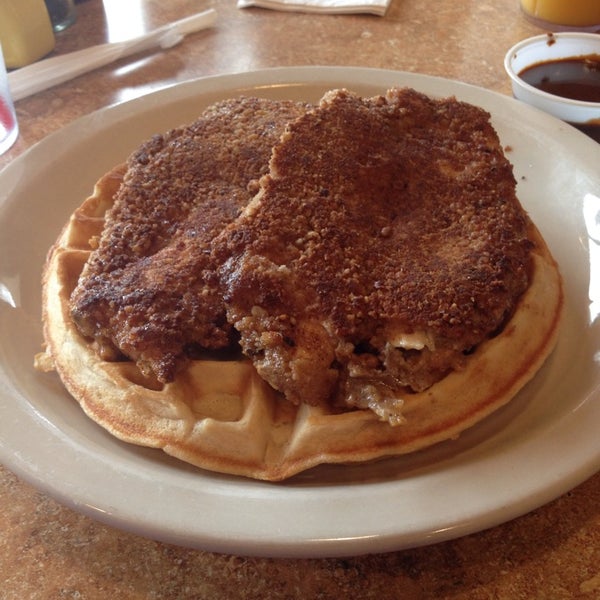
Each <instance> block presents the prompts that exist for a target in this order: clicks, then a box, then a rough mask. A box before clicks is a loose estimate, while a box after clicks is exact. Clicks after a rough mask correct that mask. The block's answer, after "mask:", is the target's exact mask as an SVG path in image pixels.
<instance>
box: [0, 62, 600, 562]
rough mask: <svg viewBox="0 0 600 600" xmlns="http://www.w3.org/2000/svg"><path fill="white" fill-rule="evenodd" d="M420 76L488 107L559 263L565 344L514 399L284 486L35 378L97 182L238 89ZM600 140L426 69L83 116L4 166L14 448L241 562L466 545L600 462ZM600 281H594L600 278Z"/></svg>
mask: <svg viewBox="0 0 600 600" xmlns="http://www.w3.org/2000/svg"><path fill="white" fill-rule="evenodd" d="M394 85H400V86H402V85H409V86H412V87H414V88H417V89H419V90H421V91H423V92H425V93H428V94H431V95H443V96H446V95H456V96H457V97H458V98H459V99H462V100H466V101H469V102H472V103H474V104H478V105H480V106H483V107H484V108H486V109H487V110H489V111H490V113H491V114H492V117H493V122H494V124H495V126H496V128H497V130H498V132H499V134H500V136H501V139H502V142H503V144H505V145H506V147H507V151H508V156H509V157H510V158H511V160H512V161H513V164H514V165H515V175H516V177H517V179H518V182H519V194H520V197H521V199H522V202H523V204H524V205H525V207H526V208H527V210H528V211H529V212H530V214H531V216H532V217H533V219H534V220H535V222H536V223H537V224H538V226H539V228H540V229H541V231H542V234H543V235H544V236H545V238H546V240H547V241H548V243H549V245H550V247H551V249H552V251H553V253H554V254H555V257H556V258H557V260H558V262H559V263H560V265H561V268H562V271H563V274H564V278H565V284H566V294H567V299H566V319H565V323H564V327H563V329H562V331H561V336H560V340H559V344H558V347H557V349H556V351H555V353H554V354H553V355H552V356H551V358H550V359H549V361H548V362H547V364H546V365H545V366H544V368H543V369H542V370H541V372H540V373H539V374H538V375H537V377H536V378H535V380H534V381H533V382H532V383H531V384H530V385H528V386H527V388H526V389H525V390H524V391H523V392H522V393H521V394H519V396H518V397H517V398H516V399H515V400H514V401H513V402H512V403H510V404H509V405H508V406H507V407H506V408H505V409H503V410H501V411H499V412H497V413H496V414H494V415H493V416H492V417H490V418H488V419H487V420H486V421H484V422H482V423H481V424H480V425H479V426H477V427H475V428H473V429H472V430H470V431H468V432H467V433H465V434H464V435H463V436H462V437H461V438H460V439H459V440H458V441H455V442H449V443H444V444H441V445H439V446H436V447H434V448H431V449H429V450H427V451H424V452H420V453H417V454H414V455H412V456H407V457H402V458H398V459H390V460H386V461H383V462H377V463H373V464H369V465H362V466H353V467H342V466H324V467H319V468H317V469H314V470H312V471H309V472H306V473H304V474H301V475H299V476H297V477H295V478H294V479H292V480H290V481H288V482H285V483H280V484H271V483H262V482H258V481H250V480H245V479H241V478H235V477H228V476H221V475H216V474H212V473H207V472H203V471H200V470H198V469H195V468H193V467H190V466H188V465H186V464H183V463H179V462H178V461H176V460H173V459H171V458H170V457H167V456H166V455H163V454H162V452H161V451H158V450H150V449H144V448H138V447H135V446H130V445H126V444H123V443H120V442H119V441H117V440H115V439H114V438H112V437H111V436H109V435H108V434H107V433H105V432H104V430H102V429H101V428H99V427H98V426H96V425H95V424H94V423H93V422H91V421H90V420H89V419H87V417H85V416H84V415H83V413H82V412H81V410H80V409H79V407H78V405H76V403H75V402H74V401H73V400H72V399H71V398H70V397H69V396H68V395H67V394H66V392H64V391H63V389H62V387H61V385H60V383H59V382H58V381H57V379H56V378H55V377H54V376H52V375H43V374H39V373H36V372H35V371H34V370H33V368H32V360H33V355H34V354H35V353H36V352H37V351H38V350H39V348H40V342H41V338H42V334H41V327H40V322H39V312H40V283H39V278H40V271H41V267H42V263H43V260H44V256H45V253H46V251H47V249H48V247H49V246H50V244H51V243H52V242H53V241H54V239H55V238H56V236H57V234H58V232H59V230H60V228H61V227H62V225H63V223H64V222H65V221H66V219H67V217H68V215H69V214H70V213H71V211H72V210H73V209H74V208H75V207H76V206H77V205H78V204H79V203H80V202H81V201H82V199H83V198H84V197H85V196H86V195H87V194H88V193H89V192H90V190H91V189H92V186H93V184H94V182H95V181H96V179H97V178H98V177H99V176H100V175H102V174H103V173H104V172H105V171H107V170H108V169H109V168H110V167H112V166H113V165H114V164H116V163H118V162H119V161H121V160H123V159H124V158H125V157H126V156H127V155H128V153H129V152H130V151H131V150H133V149H134V148H135V147H136V146H137V145H138V144H139V143H140V142H142V141H143V140H144V139H146V138H147V137H148V136H150V135H151V134H152V133H155V132H160V131H164V130H166V129H168V128H170V127H173V126H176V125H179V124H181V123H186V122H190V121H192V120H194V119H195V117H196V116H197V115H198V113H199V112H200V110H201V109H202V107H203V106H205V105H206V104H208V103H211V102H213V101H215V100H217V99H220V98H224V97H232V96H235V95H237V94H240V93H244V94H255V95H264V96H268V97H277V98H293V99H299V98H301V99H307V100H316V99H318V98H319V97H320V95H321V94H322V92H324V91H325V90H327V89H329V88H332V87H341V86H345V87H348V88H351V89H353V90H355V91H357V92H359V93H362V94H375V93H380V92H382V91H384V90H385V89H386V88H388V87H390V86H394ZM599 166H600V146H598V145H597V144H595V143H594V142H593V141H591V140H590V139H588V138H586V137H585V136H583V135H582V134H580V133H579V132H577V131H575V130H574V129H572V128H570V127H569V126H567V125H565V124H563V123H561V122H560V121H558V120H555V119H554V118H552V117H549V116H547V115H545V114H544V113H541V112H539V111H537V110H535V109H532V108H530V107H528V106H525V105H523V104H520V103H518V102H517V101H516V100H513V99H511V98H507V97H504V96H500V95H497V94H494V93H491V92H488V91H485V90H481V89H479V88H475V87H472V86H467V85H464V84H460V83H456V82H451V81H447V80H443V79H437V78H431V77H425V76H420V75H415V74H407V73H399V72H392V71H379V70H371V69H348V68H335V67H334V68H293V69H275V70H268V71H261V72H255V73H244V74H239V75H228V76H222V77H213V78H206V79H201V80H197V81H192V82H189V83H186V84H183V85H178V86H176V87H173V88H170V89H166V90H162V91H160V92H157V93H153V94H150V95H148V96H145V97H143V98H140V99H138V100H134V101H131V102H128V103H124V104H120V105H117V106H115V107H112V108H109V109H107V110H102V111H100V112H97V113H94V114H91V115H89V116H87V117H84V118H83V119H80V120H78V121H76V122H74V123H72V124H71V125H69V126H67V127H65V128H64V129H63V130H61V131H59V132H57V133H56V134H54V135H52V136H50V137H48V138H47V139H45V140H43V141H42V142H41V143H39V144H37V145H36V146H35V147H33V148H32V149H31V150H30V151H28V152H27V153H26V154H24V155H23V156H21V157H19V158H18V159H17V160H15V161H14V162H13V163H11V164H10V165H9V166H8V167H7V168H6V169H5V170H4V171H3V172H2V173H0V327H1V332H2V333H1V339H0V410H1V418H0V458H1V460H2V462H3V463H5V464H6V466H7V467H8V468H10V469H12V470H13V471H14V472H15V473H17V474H18V475H19V476H21V477H22V478H24V479H25V480H27V481H29V482H31V483H32V484H33V485H35V486H37V487H38V488H40V489H42V490H44V491H46V492H47V493H49V494H51V495H53V496H55V497H56V498H57V499H58V500H60V501H62V502H64V503H65V504H67V505H69V506H71V507H73V508H75V509H76V510H79V511H81V512H83V513H85V514H87V515H90V516H92V517H94V518H97V519H99V520H101V521H104V522H106V523H108V524H110V525H113V526H116V527H120V528H123V529H127V530H130V531H133V532H137V533H139V534H141V535H144V536H148V537H151V538H154V539H159V540H163V541H166V542H170V543H176V544H181V545H185V546H191V547H197V548H202V549H206V550H212V551H222V552H228V553H235V554H251V555H270V556H297V557H298V556H333V555H337V556H341V555H353V554H363V553H367V552H382V551H388V550H394V549H400V548H406V547H410V546H416V545H422V544H427V543H433V542H439V541H442V540H446V539H450V538H454V537H458V536H461V535H464V534H468V533H471V532H474V531H478V530H481V529H484V528H487V527H491V526H493V525H496V524H498V523H501V522H504V521H507V520H509V519H512V518H514V517H516V516H518V515H521V514H523V513H525V512H527V511H530V510H532V509H534V508H537V507H539V506H540V505H542V504H544V503H546V502H548V501H550V500H552V499H554V498H555V497H557V496H559V495H561V494H563V493H565V492H566V491H568V490H569V489H571V488H572V487H574V486H575V485H577V484H578V483H580V482H581V481H583V480H585V479H586V478H588V477H589V476H591V475H592V474H593V473H595V472H596V471H597V470H598V469H599V468H600V443H599V440H600V438H599V437H598V426H599V424H600V329H599V328H600V319H599V313H600V282H599V281H598V279H599V277H600V231H599V229H600V173H599ZM591 273H593V274H594V277H591Z"/></svg>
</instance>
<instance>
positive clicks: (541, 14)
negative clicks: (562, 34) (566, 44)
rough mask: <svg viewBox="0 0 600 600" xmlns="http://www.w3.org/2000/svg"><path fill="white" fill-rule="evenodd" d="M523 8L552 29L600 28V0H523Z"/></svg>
mask: <svg viewBox="0 0 600 600" xmlns="http://www.w3.org/2000/svg"><path fill="white" fill-rule="evenodd" d="M521 9H522V10H523V12H524V13H525V15H526V16H527V17H529V18H530V19H532V20H534V21H535V22H536V23H537V24H539V25H541V26H544V27H549V28H551V29H586V30H592V31H594V30H596V29H598V30H600V0H521Z"/></svg>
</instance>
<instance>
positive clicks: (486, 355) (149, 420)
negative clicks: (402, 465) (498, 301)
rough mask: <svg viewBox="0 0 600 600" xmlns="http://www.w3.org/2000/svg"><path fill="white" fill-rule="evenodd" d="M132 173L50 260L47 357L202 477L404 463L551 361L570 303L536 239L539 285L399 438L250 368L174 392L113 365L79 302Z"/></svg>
mask: <svg viewBox="0 0 600 600" xmlns="http://www.w3.org/2000/svg"><path fill="white" fill-rule="evenodd" d="M123 173H124V167H123V166H120V167H117V168H115V169H114V170H113V171H111V172H109V173H108V174H106V175H105V176H104V177H102V178H101V179H100V180H99V181H98V183H97V185H96V187H95V190H94V194H93V195H92V196H91V197H90V198H88V199H87V200H86V201H85V202H84V203H83V204H82V205H81V207H79V208H78V209H77V210H76V211H75V212H74V213H73V215H72V216H71V218H70V221H69V223H68V224H67V226H66V227H65V229H64V230H63V232H62V234H61V236H60V238H59V239H58V240H57V242H56V244H55V245H54V246H53V247H52V249H51V250H50V252H49V255H48V260H47V264H46V268H45V272H44V281H43V320H44V335H45V340H46V350H45V352H44V353H42V354H40V355H39V356H38V357H37V358H36V366H37V368H39V369H41V370H46V371H50V370H54V369H55V370H56V371H57V372H58V374H59V375H60V377H61V379H62V381H63V382H64V384H65V386H66V387H67V389H68V390H69V392H70V393H71V394H72V395H73V397H74V398H75V399H76V400H77V401H78V402H79V403H80V405H81V406H82V408H83V409H84V411H85V412H86V413H87V414H88V415H89V417H91V418H92V419H93V420H94V421H96V422H97V423H99V424H100V425H101V426H102V427H104V428H106V429H107V430H108V431H109V432H111V433H112V434H113V435H115V436H116V437H117V438H119V439H121V440H124V441H126V442H131V443H134V444H139V445H143V446H149V447H156V448H162V449H163V450H164V451H165V452H167V453H168V454H170V455H172V456H175V457H177V458H179V459H182V460H184V461H187V462H189V463H192V464H194V465H197V466H199V467H202V468H205V469H209V470H213V471H218V472H222V473H229V474H235V475H243V476H247V477H252V478H257V479H265V480H281V479H284V478H287V477H290V476H292V475H294V474H295V473H298V472H300V471H302V470H305V469H308V468H310V467H313V466H315V465H318V464H321V463H350V462H358V461H367V460H371V459H375V458H381V457H384V456H390V455H397V454H403V453H407V452H412V451H415V450H418V449H421V448H425V447H427V446H430V445H432V444H435V443H437V442H440V441H442V440H447V439H450V438H454V437H456V436H458V435H459V434H460V432H462V431H463V430H465V429H466V428H468V427H471V426H472V425H474V424H475V423H477V422H478V421H480V420H481V419H483V418H484V417H486V416H487V415H489V414H490V413H491V412H493V411H495V410H496V409H498V408H499V407H501V406H502V405H504V404H505V403H507V402H508V401H509V400H510V399H511V398H513V396H514V395H515V394H516V393H517V392H518V391H519V389H521V388H522V387H523V385H525V383H526V382H527V381H528V380H530V379H531V377H533V375H534V374H535V373H536V371H537V370H538V369H539V367H540V366H541V365H542V363H543V361H544V360H545V358H546V357H547V356H548V354H549V353H550V352H551V350H552V348H553V346H554V343H555V340H556V336H557V330H558V324H559V319H560V313H561V308H562V303H563V296H562V288H561V279H560V275H559V272H558V269H557V266H556V264H555V262H554V260H553V259H552V257H551V256H550V253H549V251H548V249H547V247H546V245H545V243H544V241H543V240H542V238H541V236H540V234H539V233H538V232H537V230H535V229H534V230H532V240H534V242H535V245H536V246H535V249H534V262H533V265H534V267H533V274H532V279H531V286H530V288H529V289H528V291H527V292H526V293H525V294H524V296H523V297H522V299H521V301H520V302H519V305H518V307H517V310H516V311H515V314H514V316H513V318H512V319H511V320H510V322H509V323H508V324H507V326H506V327H505V328H504V330H503V332H502V333H501V334H500V335H498V336H496V337H494V338H493V339H491V340H489V341H487V342H485V343H484V344H482V345H481V346H480V347H478V349H477V350H476V352H475V353H474V354H472V355H471V356H470V357H469V359H468V362H467V365H466V368H465V370H464V371H460V372H454V373H452V374H450V375H449V376H447V377H446V378H445V379H443V380H442V381H441V382H439V383H437V384H435V385H434V386H432V387H431V388H429V389H428V390H427V391H425V392H422V393H415V394H409V395H407V396H406V398H405V405H404V417H405V422H404V423H403V424H401V425H398V426H395V427H392V426H391V425H389V424H388V423H387V422H382V421H380V420H378V418H377V416H376V415H375V414H374V413H372V412H371V411H366V410H348V411H345V412H335V411H333V410H328V409H324V408H322V407H314V406H309V405H302V406H300V407H297V406H293V405H292V404H290V403H289V402H287V401H286V400H285V399H284V398H283V397H282V396H280V395H279V394H278V393H276V392H274V391H273V390H272V388H270V387H269V386H268V385H267V384H266V383H265V382H264V381H262V380H261V378H260V377H259V376H258V375H257V373H256V371H255V370H254V368H253V367H252V366H251V364H250V363H249V362H248V361H245V360H230V361H223V360H195V361H191V363H190V364H189V366H188V367H187V368H186V370H184V371H182V372H181V373H179V374H178V376H177V377H176V379H175V381H174V382H173V383H169V384H160V383H158V382H157V381H155V380H151V379H148V378H146V377H144V376H143V375H142V374H141V373H140V371H139V370H138V369H137V368H136V367H135V365H134V363H132V362H127V361H123V362H106V361H103V360H101V359H100V358H99V357H98V355H97V354H96V352H95V350H94V348H93V346H92V344H91V343H90V342H89V341H88V340H87V339H85V338H83V337H82V336H81V335H80V334H79V333H78V331H77V329H76V327H75V326H74V324H73V322H72V321H71V318H70V307H69V297H70V295H71V292H72V290H73V289H74V287H75V285H76V282H77V279H78V277H79V274H80V273H81V270H82V269H83V266H84V264H85V261H86V260H87V258H88V256H89V254H90V251H91V249H92V247H93V245H94V244H95V241H94V240H95V239H96V237H97V236H98V235H99V234H100V232H101V230H102V228H103V224H104V213H105V211H106V209H107V208H108V207H109V206H111V204H112V201H113V196H114V194H115V192H116V190H117V188H118V186H119V185H120V182H121V179H122V177H123Z"/></svg>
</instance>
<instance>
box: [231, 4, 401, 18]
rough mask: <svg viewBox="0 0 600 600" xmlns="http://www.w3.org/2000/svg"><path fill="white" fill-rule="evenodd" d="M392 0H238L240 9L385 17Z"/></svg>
mask: <svg viewBox="0 0 600 600" xmlns="http://www.w3.org/2000/svg"><path fill="white" fill-rule="evenodd" d="M391 1H392V0H238V3H237V6H238V8H248V7H250V6H259V7H261V8H271V9H274V10H288V11H296V12H312V13H331V14H335V13H338V14H342V13H369V14H373V15H378V16H380V17H383V16H384V15H385V12H386V10H387V8H388V6H389V5H390V3H391Z"/></svg>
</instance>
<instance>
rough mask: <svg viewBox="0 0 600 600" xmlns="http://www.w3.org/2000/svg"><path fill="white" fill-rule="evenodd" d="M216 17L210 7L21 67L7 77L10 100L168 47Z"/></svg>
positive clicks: (211, 22)
mask: <svg viewBox="0 0 600 600" xmlns="http://www.w3.org/2000/svg"><path fill="white" fill-rule="evenodd" d="M216 17H217V13H216V11H215V10H214V9H212V8H211V9H209V10H205V11H203V12H201V13H198V14H196V15H192V16H190V17H186V18H185V19H181V20H179V21H175V22H173V23H169V24H168V25H165V26H163V27H160V28H159V29H155V30H154V31H151V32H149V33H146V34H144V35H141V36H139V37H137V38H133V39H131V40H126V41H123V42H112V43H108V44H99V45H97V46H91V47H89V48H85V49H83V50H78V51H76V52H71V53H70V54H63V55H61V56H55V57H53V58H47V59H45V60H41V61H39V62H37V63H33V64H31V65H28V66H26V67H22V68H21V69H18V70H16V71H12V72H11V73H9V74H8V84H9V87H10V92H11V95H12V98H13V100H14V101H16V100H21V99H22V98H26V97H27V96H31V95H32V94H36V93H37V92H41V91H42V90H45V89H48V88H50V87H53V86H55V85H58V84H59V83H63V82H65V81H68V80H69V79H73V78H75V77H78V76H79V75H82V74H83V73H87V72H89V71H93V70H94V69H97V68H99V67H103V66H104V65H108V64H109V63H111V62H114V61H116V60H119V59H121V58H124V57H126V56H130V55H132V54H137V53H139V52H144V51H146V50H150V49H152V48H159V47H160V48H170V47H172V46H174V45H175V44H178V43H179V42H180V41H181V40H182V39H183V38H184V36H185V35H186V34H188V33H192V32H194V31H199V30H201V29H206V28H207V27H211V26H212V25H213V24H214V22H215V21H216Z"/></svg>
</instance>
